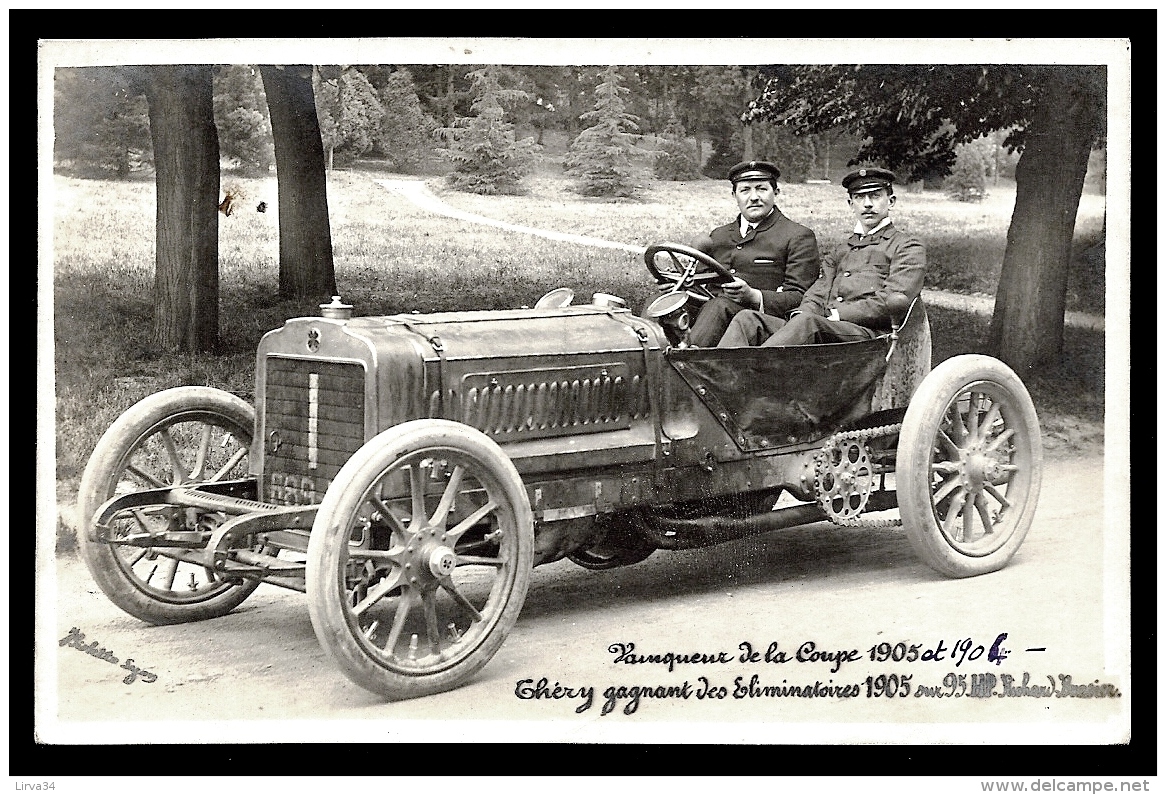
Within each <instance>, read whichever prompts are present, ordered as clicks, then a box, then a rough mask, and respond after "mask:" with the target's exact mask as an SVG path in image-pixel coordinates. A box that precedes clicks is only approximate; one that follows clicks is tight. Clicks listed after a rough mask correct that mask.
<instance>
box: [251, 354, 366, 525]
mask: <svg viewBox="0 0 1166 795" xmlns="http://www.w3.org/2000/svg"><path fill="white" fill-rule="evenodd" d="M263 400H264V427H263V443H264V457H265V463H264V470H265V471H264V476H263V486H264V494H263V497H262V499H264V500H265V501H267V502H273V503H276V504H281V505H289V504H297V505H303V504H315V503H318V502H320V501H321V500H322V499H323V498H324V492H325V491H327V489H328V485H329V484H330V483H331V482H332V479H333V478H335V477H336V473H337V472H339V471H340V467H342V466H344V464H345V463H346V462H347V461H348V459H349V458H351V457H352V454H353V453H355V452H356V451H357V450H358V449H360V446H361V445H363V444H364V414H365V404H364V368H363V367H362V366H361V365H359V364H350V363H338V362H320V361H311V360H302V359H285V358H278V357H270V358H268V360H267V384H266V391H265V393H264V398H263Z"/></svg>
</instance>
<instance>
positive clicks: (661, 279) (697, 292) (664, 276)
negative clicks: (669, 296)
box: [644, 243, 737, 303]
mask: <svg viewBox="0 0 1166 795" xmlns="http://www.w3.org/2000/svg"><path fill="white" fill-rule="evenodd" d="M657 254H667V255H668V259H669V260H670V262H668V265H669V266H670V267H668V268H665V269H662V268H660V267H658V266H657V265H656V255H657ZM644 264H645V265H647V266H648V272H649V273H651V274H652V278H654V279H655V280H656V283H657V284H660V285H666V284H671V285H672V289H671V290H670V292H674V293H676V292H680V291H681V290H683V291H685V292H687V293H688V295H689V297H690V298H692V299H694V300H696V301H699V302H701V303H703V302H705V301H708V300H709V299H710V298H713V297H714V296H713V293H711V292H709V290H708V288H709V287H710V286H716V285H722V284H727V283H729V282H731V281H733V280H734V279H736V278H737V277H736V276H734V275H733V274H732V273H731V272H730V271H729V269H728V268H726V267H725V266H724V265H722V264H721V263H719V262H717V261H716V260H715V259H713V258H712V257H710V256H709V255H708V254H705V253H704V252H703V251H698V250H696V249H695V248H691V247H690V246H682V245H680V244H679V243H656V244H655V245H651V246H648V248H647V249H646V250H645V251H644ZM698 266H704V267H703V268H698Z"/></svg>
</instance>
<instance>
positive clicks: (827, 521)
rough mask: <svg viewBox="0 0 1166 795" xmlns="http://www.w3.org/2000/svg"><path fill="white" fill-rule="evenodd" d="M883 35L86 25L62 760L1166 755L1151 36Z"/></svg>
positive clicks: (63, 515)
mask: <svg viewBox="0 0 1166 795" xmlns="http://www.w3.org/2000/svg"><path fill="white" fill-rule="evenodd" d="M862 44H863V46H862V47H861V48H857V47H855V46H854V43H853V40H847V39H825V38H824V39H766V38H755V39H751V38H746V39H732V40H729V39H724V40H712V39H710V40H704V39H691V40H671V39H665V38H660V39H650V38H641V39H637V38H626V39H610V40H606V39H587V40H584V39H534V38H464V39H463V38H400V39H393V38H382V39H375V38H368V39H326V38H324V39H263V40H239V39H221V40H218V39H215V40H202V41H198V42H194V41H184V40H181V39H173V40H162V39H142V40H126V41H118V42H114V41H109V40H93V41H88V40H69V41H64V40H62V41H54V40H44V41H41V42H40V43H39V47H38V50H39V52H38V56H39V63H38V89H37V90H38V107H39V109H40V114H39V127H38V132H39V145H38V153H37V157H38V161H37V170H38V179H39V191H40V192H39V204H38V212H39V256H38V274H39V279H38V288H37V289H38V295H37V299H38V307H39V310H38V318H37V320H38V345H39V348H38V350H39V354H40V355H39V356H38V373H37V376H38V382H37V405H38V412H37V437H38V445H37V485H38V488H37V495H38V501H37V514H36V533H37V560H36V564H37V572H38V576H37V580H36V586H37V589H36V599H35V605H34V606H30V607H35V613H36V635H37V643H36V660H35V662H36V666H35V683H34V690H35V699H34V700H35V708H36V712H35V734H36V741H37V742H38V743H43V744H47V745H58V744H60V745H118V744H121V743H125V742H132V743H137V744H147V745H148V744H150V743H152V742H158V743H235V744H250V743H332V742H344V743H392V742H397V741H407V742H443V743H484V742H489V743H507V742H516V743H587V744H607V743H610V744H633V745H635V744H645V745H646V744H686V743H701V744H707V743H712V744H717V745H792V746H796V745H802V744H807V745H808V744H812V745H839V746H843V745H845V746H864V745H865V746H869V745H886V746H894V745H898V744H904V745H905V744H910V745H948V746H950V745H965V744H966V745H1081V746H1112V745H1121V744H1127V743H1129V742H1130V741H1131V732H1132V731H1133V728H1132V723H1131V714H1132V712H1133V710H1134V703H1135V699H1137V697H1138V695H1137V694H1138V681H1137V680H1135V679H1133V678H1132V677H1131V603H1130V602H1131V597H1130V590H1129V589H1130V576H1131V574H1130V572H1131V556H1130V549H1131V547H1130V496H1131V488H1130V474H1131V473H1130V458H1129V455H1130V451H1129V438H1130V437H1129V431H1130V428H1129V418H1130V410H1129V400H1130V385H1129V380H1128V377H1129V368H1130V336H1129V335H1130V332H1129V327H1128V317H1129V301H1130V203H1131V199H1130V178H1131V155H1130V148H1131V128H1130V110H1131V103H1132V98H1131V49H1130V42H1129V40H1122V39H1105V38H1098V39H1089V38H1079V39H1072V40H1067V39H1066V40H1062V39H1053V38H1047V39H982V40H980V39H966V40H965V39H910V40H904V39H880V38H871V39H866V40H863V42H862ZM1107 318H1110V319H1111V320H1113V319H1116V322H1109V323H1107ZM13 609H14V610H16V609H23V606H22V605H20V604H18V603H17V602H15V601H14V602H13ZM1148 631H1150V632H1152V631H1153V629H1152V628H1150V629H1149V630H1148ZM1152 675H1153V674H1152V671H1147V670H1146V669H1145V668H1142V669H1141V673H1140V676H1142V677H1149V676H1152ZM596 750H597V751H598V753H600V754H602V753H603V750H602V749H596ZM792 753H795V754H796V749H795V750H793V751H792ZM795 769H796V768H795ZM375 772H376V771H369V773H370V774H373V773H375ZM416 772H417V773H422V772H423V771H420V770H418V771H416ZM461 772H462V773H463V774H473V773H474V772H475V771H473V770H472V769H467V770H464V771H461ZM483 772H485V771H483ZM577 772H583V771H577ZM595 772H599V771H595ZM721 772H724V771H721ZM818 772H820V773H826V774H830V775H833V774H837V775H846V771H844V770H838V771H818ZM886 772H888V773H899V772H905V771H886ZM949 772H950V774H951V775H953V776H959V777H966V778H968V779H969V780H974V779H975V777H976V775H977V769H976V768H975V767H974V766H972V767H967V768H961V769H952V770H950V771H949ZM1053 772H1055V771H1053V770H1051V769H1050V771H1049V774H1050V776H1051V774H1052V773H1053ZM175 773H176V774H177V773H178V771H177V770H176V771H175ZM1042 775H1043V774H1042ZM981 778H982V779H983V780H985V781H986V780H987V778H988V777H987V776H986V775H985V776H981ZM1018 780H1019V779H1018ZM1024 780H1025V781H1027V782H1028V786H1029V787H1030V788H1032V787H1033V786H1034V782H1033V776H1026V777H1024ZM1050 780H1051V779H1050ZM1114 780H1116V779H1114ZM1131 780H1132V779H1131ZM1040 783H1041V782H1039V781H1037V782H1035V785H1037V786H1038V788H1039V784H1040Z"/></svg>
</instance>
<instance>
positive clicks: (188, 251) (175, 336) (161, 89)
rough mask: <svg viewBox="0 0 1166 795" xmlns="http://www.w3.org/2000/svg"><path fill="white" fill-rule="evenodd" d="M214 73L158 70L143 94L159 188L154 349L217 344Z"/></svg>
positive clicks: (188, 348) (178, 68) (202, 68)
mask: <svg viewBox="0 0 1166 795" xmlns="http://www.w3.org/2000/svg"><path fill="white" fill-rule="evenodd" d="M211 75H212V72H211V67H210V66H185V65H183V66H156V67H154V68H153V73H152V79H151V80H150V82H149V85H148V86H147V87H146V100H147V102H148V104H149V113H150V137H151V139H152V140H153V144H154V167H155V173H156V177H155V181H156V185H157V216H156V230H155V236H156V240H157V244H156V252H155V266H154V334H153V336H154V342H155V343H157V344H158V345H160V346H161V347H162V348H163V349H165V350H171V351H174V350H180V351H188V352H193V351H209V350H213V349H214V348H215V347H216V346H217V345H218V340H219V216H218V204H219V135H218V130H217V129H216V128H215V119H214V106H213V104H212V101H211V96H212V89H211Z"/></svg>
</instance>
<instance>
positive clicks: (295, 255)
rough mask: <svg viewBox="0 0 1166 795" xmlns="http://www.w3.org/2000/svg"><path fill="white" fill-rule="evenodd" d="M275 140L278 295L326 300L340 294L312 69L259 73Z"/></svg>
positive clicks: (266, 69) (289, 68)
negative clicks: (329, 219)
mask: <svg viewBox="0 0 1166 795" xmlns="http://www.w3.org/2000/svg"><path fill="white" fill-rule="evenodd" d="M259 71H260V74H262V76H263V89H264V91H266V93H267V107H268V110H269V111H270V115H271V134H272V137H273V138H274V140H275V173H276V176H277V178H278V194H277V195H278V196H279V294H280V295H281V296H285V297H310V296H316V297H321V298H322V297H327V296H330V295H334V294H335V293H336V271H335V266H334V264H333V261H332V231H331V227H330V226H329V223H328V178H327V174H326V171H325V163H324V144H323V142H322V141H321V139H320V122H319V120H318V119H317V118H316V99H315V95H314V94H313V92H312V67H311V66H305V65H287V66H272V65H266V64H265V65H262V66H260V67H259Z"/></svg>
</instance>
